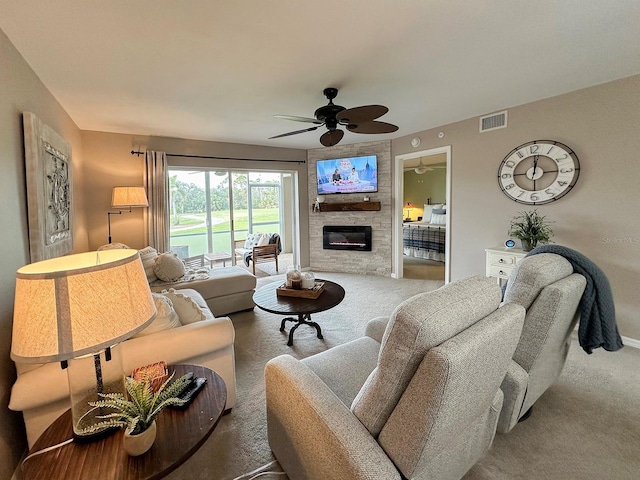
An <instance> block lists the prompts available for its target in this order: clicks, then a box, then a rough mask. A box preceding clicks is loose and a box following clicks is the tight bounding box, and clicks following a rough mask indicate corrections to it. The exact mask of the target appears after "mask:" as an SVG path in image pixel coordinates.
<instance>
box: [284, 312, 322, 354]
mask: <svg viewBox="0 0 640 480" xmlns="http://www.w3.org/2000/svg"><path fill="white" fill-rule="evenodd" d="M287 322H294V323H295V325H294V326H293V327H291V330H290V331H289V341H288V342H287V345H288V346H289V347H290V346H291V345H293V332H295V331H296V328H298V327H299V326H300V325H302V324H304V325H309V326H311V327H314V328H315V329H316V332H318V338H319V339H320V340H322V339H323V338H324V337H323V336H322V330H320V325H318V324H317V323H316V322H312V321H311V314H310V313H299V314H298V318H294V317H286V318H283V319H282V322H281V323H280V331H281V332H284V326H285V324H286V323H287Z"/></svg>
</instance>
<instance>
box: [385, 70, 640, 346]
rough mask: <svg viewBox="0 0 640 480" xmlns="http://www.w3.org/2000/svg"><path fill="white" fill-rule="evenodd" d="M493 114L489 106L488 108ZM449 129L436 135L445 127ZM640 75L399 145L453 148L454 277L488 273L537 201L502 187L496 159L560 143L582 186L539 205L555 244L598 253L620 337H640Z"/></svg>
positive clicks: (401, 149) (396, 143)
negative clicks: (522, 199)
mask: <svg viewBox="0 0 640 480" xmlns="http://www.w3.org/2000/svg"><path fill="white" fill-rule="evenodd" d="M482 113H491V112H482ZM439 132H442V133H444V137H443V138H438V133H439ZM638 132H640V75H636V76H633V77H629V78H624V79H621V80H617V81H614V82H609V83H605V84H602V85H598V86H595V87H591V88H587V89H583V90H578V91H575V92H571V93H567V94H565V95H560V96H558V97H553V98H548V99H545V100H540V101H538V102H533V103H528V104H526V105H520V106H517V107H511V108H509V124H508V127H507V128H503V129H500V130H495V131H491V132H486V133H478V118H471V119H468V120H464V121H462V122H458V123H453V124H451V125H445V126H442V127H438V128H435V129H432V130H425V131H423V132H418V133H417V134H412V135H407V136H405V137H401V138H398V139H394V140H393V142H392V148H393V155H394V156H395V155H401V154H405V153H409V152H413V151H415V149H414V148H413V147H411V144H410V142H411V138H413V137H419V138H420V139H421V140H422V144H421V145H420V149H425V150H427V149H430V148H436V147H441V146H444V145H451V153H452V158H451V169H452V172H451V177H452V197H451V198H452V200H451V205H449V206H448V214H449V215H450V216H451V241H452V244H451V279H452V280H456V279H459V278H462V277H466V276H468V275H473V274H484V268H485V266H484V262H485V252H484V249H485V248H488V247H493V246H497V245H501V244H502V243H503V242H504V240H505V239H506V238H507V230H508V228H509V221H510V219H511V218H512V217H513V216H514V215H517V213H518V212H520V211H523V210H527V211H528V210H532V209H533V207H530V206H526V205H521V204H518V203H516V202H514V201H512V200H510V199H508V198H507V197H506V196H505V195H504V194H503V193H502V192H501V191H500V188H498V185H497V181H496V177H497V172H498V166H499V165H500V162H501V161H502V159H503V158H504V156H505V155H507V153H509V152H510V151H511V149H513V148H515V147H516V146H518V145H520V144H522V143H525V142H528V141H530V140H536V139H539V140H541V139H551V140H557V141H559V142H562V143H564V144H565V145H568V146H569V147H571V148H572V149H573V150H574V151H575V152H576V154H577V155H578V158H579V160H580V167H581V170H580V178H579V179H578V183H577V184H576V186H575V187H574V188H573V190H571V191H570V192H569V193H568V194H567V195H566V196H565V197H563V198H561V199H560V200H558V201H557V202H553V203H550V204H547V205H541V206H539V207H538V210H539V212H540V213H541V214H543V215H546V216H547V217H548V219H549V220H552V221H553V222H555V223H554V224H553V229H554V232H555V237H554V241H555V242H556V243H557V244H559V245H565V246H568V247H570V248H573V249H575V250H578V251H580V252H582V253H583V254H585V255H586V256H587V257H589V258H591V259H592V260H593V261H594V262H595V263H596V264H597V265H598V266H599V267H600V268H602V270H603V271H604V272H605V274H606V275H607V276H608V278H609V281H610V282H611V286H612V289H613V294H614V299H615V302H616V316H617V321H618V325H619V327H620V332H621V334H622V335H625V336H627V337H632V338H635V339H640V296H639V295H638V280H639V279H640V222H638V212H639V211H640V194H639V193H638V180H639V179H640V162H639V161H638V152H640V135H639V133H638Z"/></svg>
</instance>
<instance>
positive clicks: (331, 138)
mask: <svg viewBox="0 0 640 480" xmlns="http://www.w3.org/2000/svg"><path fill="white" fill-rule="evenodd" d="M322 93H324V96H325V97H327V99H328V100H329V103H328V104H327V105H325V106H323V107H320V108H318V109H317V110H316V111H315V112H314V114H313V116H314V117H315V118H309V117H297V116H294V115H274V117H276V118H284V119H285V120H293V121H295V122H305V123H313V124H314V125H315V126H314V127H310V128H303V129H302V130H295V131H293V132H287V133H283V134H281V135H276V136H275V137H269V140H271V139H273V138H281V137H288V136H290V135H297V134H299V133H305V132H312V131H313V130H317V129H318V128H320V127H322V126H323V125H324V126H326V127H327V129H328V131H326V132H325V133H323V134H322V136H321V137H320V143H321V144H322V145H324V146H325V147H332V146H334V145H337V144H338V143H339V142H340V140H342V137H343V136H344V131H343V130H340V129H339V128H338V126H343V127H344V128H346V129H347V130H348V131H350V132H353V133H371V134H376V133H391V132H395V131H396V130H398V127H397V126H396V125H393V124H391V123H386V122H378V121H376V118H379V117H381V116H382V115H384V114H385V113H387V112H388V111H389V109H388V108H387V107H385V106H383V105H364V106H362V107H354V108H345V107H343V106H341V105H335V104H334V103H333V99H334V98H336V96H337V95H338V89H337V88H333V87H329V88H325V89H324V90H323V92H322Z"/></svg>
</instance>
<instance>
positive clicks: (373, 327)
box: [364, 317, 389, 343]
mask: <svg viewBox="0 0 640 480" xmlns="http://www.w3.org/2000/svg"><path fill="white" fill-rule="evenodd" d="M388 323H389V317H376V318H372V319H371V320H369V322H368V323H367V326H366V329H365V331H364V334H365V335H366V336H367V337H371V338H373V339H374V340H376V341H377V342H378V343H382V337H383V336H384V332H385V330H386V329H387V324H388Z"/></svg>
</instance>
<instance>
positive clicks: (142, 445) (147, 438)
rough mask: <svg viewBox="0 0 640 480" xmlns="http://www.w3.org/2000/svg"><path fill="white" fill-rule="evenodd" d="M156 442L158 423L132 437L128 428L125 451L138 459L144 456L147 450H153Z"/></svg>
mask: <svg viewBox="0 0 640 480" xmlns="http://www.w3.org/2000/svg"><path fill="white" fill-rule="evenodd" d="M155 440H156V421H155V420H154V421H153V423H152V424H151V426H150V427H149V428H147V429H146V430H145V431H144V432H141V433H138V434H137V435H131V432H130V431H129V429H128V428H127V429H126V430H125V431H124V439H123V442H124V451H125V452H127V453H128V454H129V455H131V456H132V457H137V456H138V455H142V454H143V453H145V452H146V451H147V450H149V449H150V448H151V445H153V442H155Z"/></svg>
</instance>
